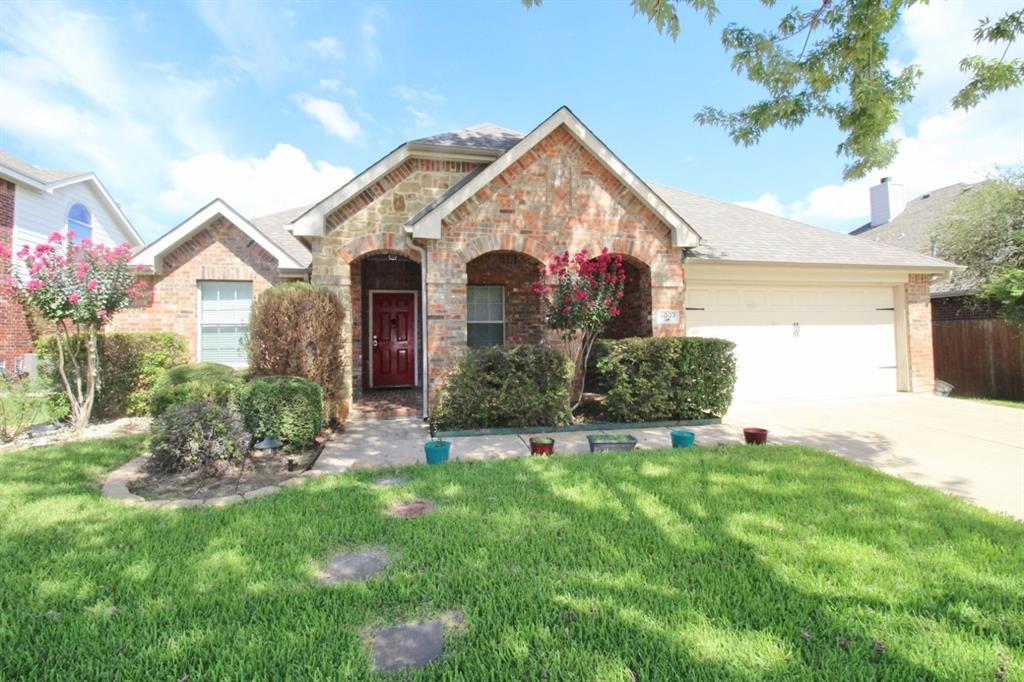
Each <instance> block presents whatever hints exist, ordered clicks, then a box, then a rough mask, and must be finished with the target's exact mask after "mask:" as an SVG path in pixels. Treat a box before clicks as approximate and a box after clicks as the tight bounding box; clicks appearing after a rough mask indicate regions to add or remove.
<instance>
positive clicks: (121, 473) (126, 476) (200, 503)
mask: <svg viewBox="0 0 1024 682" xmlns="http://www.w3.org/2000/svg"><path fill="white" fill-rule="evenodd" d="M148 458H149V455H148V454H145V455H140V456H139V457H136V458H135V459H133V460H130V461H128V462H125V463H124V464H122V465H121V466H120V467H118V468H117V469H115V470H114V471H112V472H111V473H109V474H108V475H107V477H106V478H104V479H103V483H102V487H101V490H102V492H103V496H104V497H109V498H110V499H112V500H117V501H119V502H123V503H124V504H130V505H134V506H139V507H146V508H149V509H167V510H174V509H184V508H186V507H226V506H228V505H231V504H236V503H238V502H247V501H249V500H254V499H256V498H258V497H266V496H267V495H273V494H274V493H277V492H280V491H281V490H282V489H284V488H285V487H286V486H287V487H293V486H297V485H301V484H302V483H303V482H305V481H306V480H308V479H310V478H315V477H318V476H323V475H325V474H326V473H327V472H324V471H317V470H314V469H307V470H306V471H303V472H302V473H300V474H298V475H297V476H294V477H292V478H289V479H286V480H284V481H281V482H280V483H275V484H273V485H267V486H263V487H262V488H256V489H255V490H250V491H248V492H246V493H243V494H240V495H223V496H220V497H210V498H207V499H204V500H200V499H193V498H188V497H186V498H178V499H171V500H147V499H146V498H144V497H142V496H141V495H136V494H135V493H133V492H132V491H131V490H129V489H128V484H129V483H132V482H134V481H136V480H138V479H139V478H142V477H143V476H144V475H145V474H146V472H145V465H146V460H147V459H148Z"/></svg>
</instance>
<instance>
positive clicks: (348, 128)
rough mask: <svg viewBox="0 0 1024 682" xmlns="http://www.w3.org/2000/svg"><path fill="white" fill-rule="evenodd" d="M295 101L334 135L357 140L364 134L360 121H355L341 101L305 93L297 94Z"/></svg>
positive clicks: (348, 140) (350, 140) (349, 140)
mask: <svg viewBox="0 0 1024 682" xmlns="http://www.w3.org/2000/svg"><path fill="white" fill-rule="evenodd" d="M295 103H296V104H298V105H299V108H300V109H302V110H303V111H304V112H306V113H307V114H309V115H310V116H312V117H313V118H315V119H316V120H317V121H319V122H320V124H321V125H323V127H324V128H326V129H327V132H329V133H331V134H332V135H337V136H338V137H340V138H341V139H343V140H345V141H346V142H355V141H356V140H358V139H360V138H361V137H362V135H363V130H362V128H361V127H360V126H359V123H357V122H356V121H354V120H353V119H352V117H351V116H349V115H348V112H347V111H345V107H344V106H343V105H342V104H341V103H340V102H334V101H332V100H329V99H320V98H319V97H313V96H311V95H307V94H305V93H301V92H300V93H298V94H297V95H295Z"/></svg>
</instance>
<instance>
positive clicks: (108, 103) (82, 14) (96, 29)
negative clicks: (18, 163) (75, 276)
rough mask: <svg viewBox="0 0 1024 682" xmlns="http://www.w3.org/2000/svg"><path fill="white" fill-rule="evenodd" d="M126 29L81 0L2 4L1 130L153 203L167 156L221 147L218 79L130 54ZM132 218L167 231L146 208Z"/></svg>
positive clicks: (139, 202) (127, 195)
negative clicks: (84, 40)
mask: <svg viewBox="0 0 1024 682" xmlns="http://www.w3.org/2000/svg"><path fill="white" fill-rule="evenodd" d="M130 21H132V20H131V19H129V22H130ZM119 30H121V29H120V28H119V27H116V26H114V25H113V24H112V23H111V22H110V21H109V20H107V19H105V18H104V17H101V16H98V15H95V14H91V13H89V12H87V11H83V10H80V9H79V8H78V7H77V6H65V5H61V4H56V3H35V4H19V3H0V44H3V45H4V46H5V49H6V50H7V51H5V52H3V53H2V54H0V60H2V63H3V65H4V66H3V81H2V82H3V106H2V107H0V130H2V131H3V134H4V136H5V137H6V136H10V137H12V138H15V139H17V140H18V142H19V145H18V146H19V147H20V148H28V149H38V150H42V152H43V155H42V156H41V157H33V158H31V159H29V160H30V161H34V162H36V163H40V164H43V165H49V166H51V167H55V168H68V167H70V168H83V169H87V170H93V171H95V172H96V173H97V174H98V175H99V176H100V177H101V178H102V179H103V181H104V183H105V184H106V185H107V186H108V187H110V188H111V190H112V191H113V192H114V194H115V196H116V197H117V198H118V199H120V200H123V201H124V202H125V205H126V206H128V207H138V206H142V207H145V201H144V197H146V196H152V195H153V194H155V193H156V192H158V191H159V189H160V188H161V186H162V184H163V182H164V175H163V174H164V171H165V168H166V165H165V160H166V159H167V158H169V157H171V156H173V155H174V154H182V153H185V154H188V153H197V152H198V151H201V150H204V151H205V150H216V149H217V148H218V143H219V140H220V139H221V135H220V133H219V131H218V129H217V128H216V126H215V125H213V124H212V123H211V121H210V119H209V117H208V116H207V113H206V108H207V106H208V104H209V103H210V101H211V100H212V99H213V98H214V97H215V96H216V95H217V92H218V87H219V85H218V83H217V82H216V81H214V80H211V79H208V78H190V77H187V76H184V75H182V74H181V73H179V72H178V71H177V69H176V68H175V67H174V66H173V65H168V64H148V63H137V62H135V61H134V60H131V59H127V58H125V56H124V55H123V54H120V53H119V52H118V51H117V50H118V48H117V46H118V45H119V44H120V43H119V40H118V32H119ZM83 35H84V36H89V49H87V50H82V49H79V46H80V45H81V39H80V38H81V36H83ZM129 217H130V218H131V219H132V220H133V222H134V223H135V224H136V226H137V227H138V228H139V229H140V230H142V231H143V232H145V233H147V234H152V233H153V232H154V231H156V230H158V229H160V225H159V224H158V222H157V221H156V220H154V219H153V217H152V216H151V215H147V214H146V213H145V212H134V211H133V212H130V213H129Z"/></svg>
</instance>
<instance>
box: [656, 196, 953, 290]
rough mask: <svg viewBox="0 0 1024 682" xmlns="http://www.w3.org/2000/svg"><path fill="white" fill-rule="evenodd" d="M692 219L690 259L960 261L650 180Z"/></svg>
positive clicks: (912, 265) (940, 266) (930, 268)
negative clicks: (695, 234) (697, 237)
mask: <svg viewBox="0 0 1024 682" xmlns="http://www.w3.org/2000/svg"><path fill="white" fill-rule="evenodd" d="M651 187H653V188H654V190H655V191H656V192H658V194H660V195H661V196H662V198H664V199H665V201H667V202H668V203H669V204H670V205H671V206H672V207H673V208H674V209H675V210H676V212H677V213H679V214H680V215H682V216H684V217H685V218H686V220H687V222H689V223H690V224H691V225H693V226H694V227H695V228H697V229H698V230H700V233H701V236H702V237H703V239H702V241H701V245H700V246H699V247H697V248H696V249H694V250H693V251H692V252H691V257H692V258H693V259H694V260H706V261H724V262H729V261H732V262H742V263H779V264H782V263H787V264H795V265H858V266H869V267H900V268H907V269H911V270H920V271H922V272H948V271H950V270H954V269H959V268H960V266H958V265H953V264H952V263H947V262H945V261H942V260H939V259H938V258H932V257H930V256H925V255H922V254H919V253H914V252H913V251H907V250H906V249H900V248H897V247H893V246H888V245H884V244H875V243H874V242H872V241H868V240H865V239H858V238H856V237H851V236H850V235H847V234H842V233H840V232H833V231H832V230H826V229H823V228H820V227H814V226H813V225H807V224H805V223H800V222H797V221H795V220H789V219H788V218H782V217H780V216H776V215H772V214H770V213H764V212H762V211H757V210H754V209H752V208H746V207H744V206H737V205H736V204H730V203H728V202H725V201H719V200H717V199H711V198H710V197H704V196H700V195H698V194H691V193H690V192H684V191H683V190H680V189H675V188H674V187H668V186H667V185H660V184H656V183H651Z"/></svg>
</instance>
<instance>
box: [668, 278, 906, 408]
mask: <svg viewBox="0 0 1024 682" xmlns="http://www.w3.org/2000/svg"><path fill="white" fill-rule="evenodd" d="M894 320H895V314H894V312H893V290H892V288H891V287H817V288H814V287H783V286H756V285H751V286H743V285H725V284H713V285H700V284H696V283H695V284H693V285H692V286H691V287H690V288H688V289H687V291H686V328H687V334H689V335H690V336H714V337H718V338H723V339H729V340H730V341H734V342H735V343H736V360H737V380H736V392H735V400H736V401H739V402H756V401H761V400H765V401H767V400H788V399H799V398H840V397H858V396H871V395H882V394H886V393H894V392H895V391H896V333H895V329H894Z"/></svg>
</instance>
